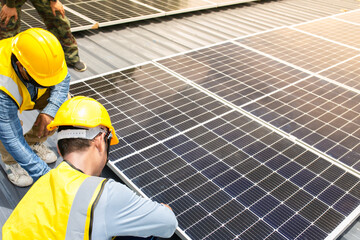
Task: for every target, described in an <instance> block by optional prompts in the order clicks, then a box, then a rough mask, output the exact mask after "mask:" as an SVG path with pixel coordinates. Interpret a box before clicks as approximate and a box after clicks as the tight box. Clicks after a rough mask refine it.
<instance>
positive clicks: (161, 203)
mask: <svg viewBox="0 0 360 240" xmlns="http://www.w3.org/2000/svg"><path fill="white" fill-rule="evenodd" d="M161 204H162V205H164V206H165V207H167V208H169V209H170V210H171V211H172V208H171V207H170V206H169V205H167V204H165V203H161Z"/></svg>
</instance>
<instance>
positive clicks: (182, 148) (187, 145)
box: [172, 141, 198, 156]
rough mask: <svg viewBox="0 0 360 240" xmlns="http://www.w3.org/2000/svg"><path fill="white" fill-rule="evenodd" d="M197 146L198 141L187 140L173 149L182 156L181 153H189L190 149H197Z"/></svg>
mask: <svg viewBox="0 0 360 240" xmlns="http://www.w3.org/2000/svg"><path fill="white" fill-rule="evenodd" d="M197 147H198V145H197V144H196V143H194V142H193V141H188V142H185V143H183V144H181V145H180V146H178V147H175V148H173V149H172V150H173V151H174V152H175V153H176V154H178V155H180V156H181V155H183V154H185V153H188V152H189V151H191V150H192V149H195V148H197Z"/></svg>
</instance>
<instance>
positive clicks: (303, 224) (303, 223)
mask: <svg viewBox="0 0 360 240" xmlns="http://www.w3.org/2000/svg"><path fill="white" fill-rule="evenodd" d="M310 224H311V223H310V222H309V221H307V220H306V219H305V218H303V217H301V216H299V215H295V216H294V217H292V218H291V219H290V220H288V221H287V222H286V223H285V224H284V225H283V226H282V227H280V229H279V232H281V233H282V234H283V235H284V236H286V237H287V238H289V239H295V238H296V237H297V236H299V235H300V234H301V233H302V232H303V231H304V230H305V229H306V228H307V227H308V226H310Z"/></svg>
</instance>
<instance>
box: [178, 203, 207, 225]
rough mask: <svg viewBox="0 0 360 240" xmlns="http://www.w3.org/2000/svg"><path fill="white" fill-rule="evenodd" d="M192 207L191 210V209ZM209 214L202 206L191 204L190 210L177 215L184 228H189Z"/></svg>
mask: <svg viewBox="0 0 360 240" xmlns="http://www.w3.org/2000/svg"><path fill="white" fill-rule="evenodd" d="M190 209H191V211H189V210H190ZM206 216H208V213H207V212H206V211H205V210H204V209H203V208H202V207H200V206H197V205H195V206H191V208H189V209H188V211H185V212H183V213H182V214H180V215H178V216H177V220H178V222H179V225H180V227H181V228H182V229H187V228H188V227H190V226H191V225H193V224H194V223H196V222H198V221H200V220H201V219H203V218H205V217H206Z"/></svg>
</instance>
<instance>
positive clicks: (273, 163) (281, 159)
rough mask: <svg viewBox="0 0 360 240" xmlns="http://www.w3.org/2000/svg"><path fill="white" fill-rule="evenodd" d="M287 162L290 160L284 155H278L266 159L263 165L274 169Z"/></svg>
mask: <svg viewBox="0 0 360 240" xmlns="http://www.w3.org/2000/svg"><path fill="white" fill-rule="evenodd" d="M288 162H290V159H288V158H287V157H285V156H284V155H278V156H276V157H274V158H273V159H271V160H269V161H267V162H266V163H265V165H266V166H268V167H269V168H271V169H272V170H274V171H276V170H277V169H279V168H280V167H282V166H284V165H286V164H287V163H288Z"/></svg>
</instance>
